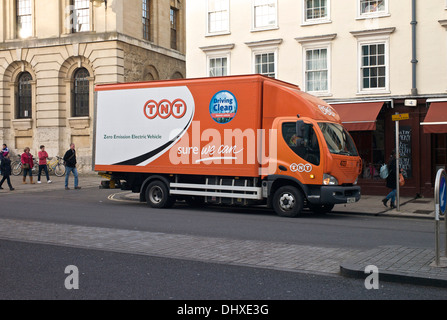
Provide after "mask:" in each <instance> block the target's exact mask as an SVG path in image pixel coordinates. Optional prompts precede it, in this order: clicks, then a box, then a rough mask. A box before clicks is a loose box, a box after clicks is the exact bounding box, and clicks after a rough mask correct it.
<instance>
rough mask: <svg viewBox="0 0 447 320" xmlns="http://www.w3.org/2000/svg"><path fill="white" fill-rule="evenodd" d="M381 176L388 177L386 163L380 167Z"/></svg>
mask: <svg viewBox="0 0 447 320" xmlns="http://www.w3.org/2000/svg"><path fill="white" fill-rule="evenodd" d="M380 177H381V178H382V179H386V178H388V166H387V165H386V164H383V165H382V166H381V167H380Z"/></svg>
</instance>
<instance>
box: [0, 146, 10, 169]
mask: <svg viewBox="0 0 447 320" xmlns="http://www.w3.org/2000/svg"><path fill="white" fill-rule="evenodd" d="M8 153H9V149H8V146H7V145H6V143H4V144H3V147H2V151H0V164H1V163H2V160H3V157H5V156H6V154H8ZM1 173H2V170H1V169H0V174H1Z"/></svg>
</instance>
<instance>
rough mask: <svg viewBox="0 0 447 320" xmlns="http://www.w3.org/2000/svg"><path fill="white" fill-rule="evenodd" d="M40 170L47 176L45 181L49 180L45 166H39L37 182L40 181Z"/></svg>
mask: <svg viewBox="0 0 447 320" xmlns="http://www.w3.org/2000/svg"><path fill="white" fill-rule="evenodd" d="M42 170H43V171H44V172H45V175H46V176H47V181H48V180H50V176H49V175H48V168H47V165H46V164H39V173H38V174H37V181H40V174H41V172H42Z"/></svg>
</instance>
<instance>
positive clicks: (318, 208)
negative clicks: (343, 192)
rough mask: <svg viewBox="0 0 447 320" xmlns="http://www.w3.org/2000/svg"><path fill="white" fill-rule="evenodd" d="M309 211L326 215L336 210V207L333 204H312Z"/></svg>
mask: <svg viewBox="0 0 447 320" xmlns="http://www.w3.org/2000/svg"><path fill="white" fill-rule="evenodd" d="M309 209H310V210H311V211H313V212H314V213H317V214H324V213H329V212H331V211H332V209H334V205H333V204H320V205H315V204H311V205H309Z"/></svg>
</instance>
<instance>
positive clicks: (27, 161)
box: [20, 147, 34, 184]
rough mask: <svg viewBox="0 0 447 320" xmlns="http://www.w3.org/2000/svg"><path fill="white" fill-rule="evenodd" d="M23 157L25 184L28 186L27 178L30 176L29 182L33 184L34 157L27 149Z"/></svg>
mask: <svg viewBox="0 0 447 320" xmlns="http://www.w3.org/2000/svg"><path fill="white" fill-rule="evenodd" d="M23 151H24V152H23V153H22V156H21V158H20V159H21V162H22V168H23V184H26V176H27V175H29V180H30V183H31V184H34V182H33V165H34V161H33V155H32V154H31V153H30V148H28V147H26V148H25V150H23Z"/></svg>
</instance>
